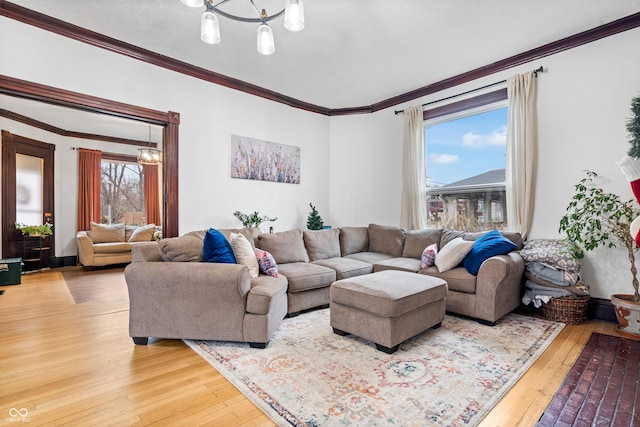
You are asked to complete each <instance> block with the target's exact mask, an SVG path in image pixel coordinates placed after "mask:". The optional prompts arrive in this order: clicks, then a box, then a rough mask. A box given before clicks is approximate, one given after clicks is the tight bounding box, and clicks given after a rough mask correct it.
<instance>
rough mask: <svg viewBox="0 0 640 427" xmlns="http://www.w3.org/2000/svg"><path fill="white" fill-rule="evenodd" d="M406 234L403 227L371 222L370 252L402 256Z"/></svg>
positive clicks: (395, 256)
mask: <svg viewBox="0 0 640 427" xmlns="http://www.w3.org/2000/svg"><path fill="white" fill-rule="evenodd" d="M406 235H407V232H406V230H405V229H404V228H401V227H394V226H386V225H376V224H369V252H380V253H383V254H387V255H391V256H392V257H394V258H397V257H401V256H402V250H403V248H404V240H405V237H406Z"/></svg>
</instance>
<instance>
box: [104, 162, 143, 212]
mask: <svg viewBox="0 0 640 427" xmlns="http://www.w3.org/2000/svg"><path fill="white" fill-rule="evenodd" d="M101 179H102V182H101V185H100V222H102V223H106V224H112V223H125V224H129V225H144V224H145V223H146V219H145V217H144V173H143V167H142V165H140V164H138V163H136V161H135V158H131V159H127V158H125V157H123V158H119V159H111V158H107V157H106V156H105V155H104V153H103V158H102V164H101Z"/></svg>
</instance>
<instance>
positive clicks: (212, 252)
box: [202, 228, 236, 264]
mask: <svg viewBox="0 0 640 427" xmlns="http://www.w3.org/2000/svg"><path fill="white" fill-rule="evenodd" d="M202 257H203V259H204V262H218V263H222V264H236V257H235V256H234V255H233V249H232V248H231V245H230V244H229V241H228V240H227V238H226V237H224V235H223V234H222V233H221V232H219V231H218V230H216V229H215V228H210V229H209V231H207V234H205V235H204V247H203V253H202Z"/></svg>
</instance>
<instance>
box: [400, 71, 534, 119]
mask: <svg viewBox="0 0 640 427" xmlns="http://www.w3.org/2000/svg"><path fill="white" fill-rule="evenodd" d="M538 73H544V68H543V67H542V65H541V66H540V67H539V68H536V69H535V70H533V74H534V75H535V76H536V77H538ZM506 82H507V81H506V80H501V81H499V82H495V83H490V84H488V85H485V86H482V87H477V88H475V89H471V90H468V91H466V92H462V93H458V94H456V95H451V96H447V97H446V98H441V99H437V100H435V101H429V102H425V103H424V104H422V107H426V106H427V105H431V104H436V103H438V102H442V101H448V100H449V99H453V98H457V97H459V96H463V95H467V94H469V93H473V92H477V91H479V90H482V89H487V88H489V87H492V86H497V85H500V84H503V83H506ZM401 113H404V110H395V111H394V114H396V115H398V114H401Z"/></svg>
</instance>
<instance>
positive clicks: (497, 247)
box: [463, 230, 517, 276]
mask: <svg viewBox="0 0 640 427" xmlns="http://www.w3.org/2000/svg"><path fill="white" fill-rule="evenodd" d="M516 247H517V246H516V244H515V243H513V242H512V241H511V240H509V239H507V238H506V237H504V236H503V235H502V234H500V232H499V231H498V230H492V231H490V232H488V233H485V234H483V235H482V236H480V237H478V239H477V240H476V241H475V242H474V243H473V246H472V247H471V251H469V253H468V254H467V256H465V257H464V262H463V265H464V268H466V269H467V271H468V272H469V273H471V274H473V275H474V276H477V275H478V271H479V270H480V266H481V265H482V263H483V262H485V260H487V259H489V258H491V257H492V256H495V255H504V254H507V253H509V252H511V251H513V250H515V249H516Z"/></svg>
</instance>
